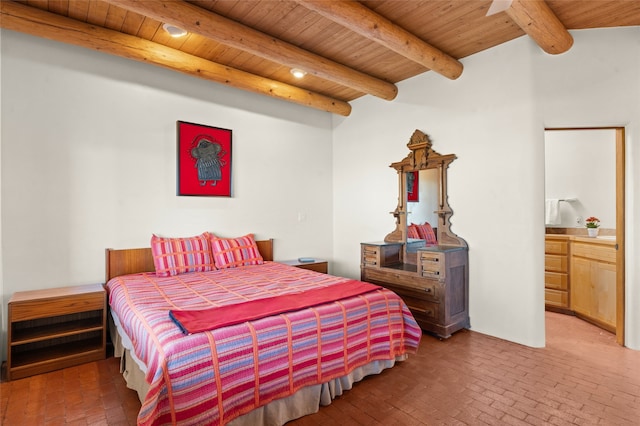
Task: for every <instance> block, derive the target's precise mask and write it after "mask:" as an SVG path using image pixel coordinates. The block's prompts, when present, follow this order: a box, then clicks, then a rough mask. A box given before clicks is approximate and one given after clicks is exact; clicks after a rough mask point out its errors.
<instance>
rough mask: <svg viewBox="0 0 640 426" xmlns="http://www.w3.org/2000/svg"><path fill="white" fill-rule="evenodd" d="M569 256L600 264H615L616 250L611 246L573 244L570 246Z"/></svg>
mask: <svg viewBox="0 0 640 426" xmlns="http://www.w3.org/2000/svg"><path fill="white" fill-rule="evenodd" d="M571 254H572V256H578V257H586V258H589V259H594V260H599V261H601V262H609V263H616V249H615V248H614V247H613V246H606V245H601V244H588V243H580V242H575V243H574V244H573V245H572V249H571Z"/></svg>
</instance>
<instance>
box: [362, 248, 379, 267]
mask: <svg viewBox="0 0 640 426" xmlns="http://www.w3.org/2000/svg"><path fill="white" fill-rule="evenodd" d="M362 264H363V265H368V266H380V250H379V247H378V246H362Z"/></svg>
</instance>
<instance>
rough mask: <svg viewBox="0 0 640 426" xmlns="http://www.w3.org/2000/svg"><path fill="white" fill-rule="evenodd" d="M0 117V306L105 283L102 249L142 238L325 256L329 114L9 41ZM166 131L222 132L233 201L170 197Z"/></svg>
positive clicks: (120, 62) (97, 57) (6, 36)
mask: <svg viewBox="0 0 640 426" xmlns="http://www.w3.org/2000/svg"><path fill="white" fill-rule="evenodd" d="M2 106H3V109H2V116H1V119H2V139H1V148H2V157H1V159H2V163H1V171H2V179H1V183H2V191H1V194H2V197H1V201H2V248H3V252H2V261H3V263H4V271H3V274H2V283H3V285H4V291H3V293H2V294H3V296H4V297H3V299H4V300H3V302H4V303H3V307H6V303H7V301H8V299H9V298H10V296H11V295H12V294H13V292H15V291H19V290H28V289H40V288H48V287H57V286H66V285H76V284H83V283H95V282H103V280H104V249H105V248H106V247H115V248H124V247H144V246H148V245H149V239H150V237H151V234H152V233H158V234H162V235H167V236H188V235H194V234H198V233H201V232H203V231H205V230H208V231H212V232H214V233H216V234H219V235H221V236H226V237H233V236H239V235H244V234H246V233H249V232H253V233H255V234H256V237H257V238H271V237H272V238H274V239H275V243H274V244H275V247H274V250H275V256H276V257H277V258H280V259H286V258H297V257H299V256H318V257H323V258H327V259H331V258H332V218H331V217H332V216H331V213H332V189H333V187H332V170H331V168H332V164H331V163H332V146H331V118H330V114H328V113H324V112H320V111H316V110H313V109H309V108H301V107H299V106H296V105H293V104H290V103H286V102H283V101H279V100H275V99H271V98H268V97H264V96H260V95H254V94H250V93H246V92H243V91H239V90H235V89H232V88H227V87H224V86H221V85H219V84H215V83H212V82H207V81H204V80H199V79H195V78H192V77H188V76H183V75H180V74H176V73H173V72H170V71H167V70H163V69H160V68H157V67H153V66H150V65H146V64H140V63H137V62H132V61H128V60H125V59H121V58H116V57H112V56H108V55H104V54H101V53H97V52H93V51H91V50H86V49H82V48H77V47H73V46H69V45H64V44H61V43H56V42H51V41H47V40H43V39H38V38H34V37H30V36H26V35H23V34H19V33H15V32H11V31H6V30H3V31H2ZM177 120H184V121H189V122H194V123H201V124H206V125H211V126H217V127H223V128H227V129H232V130H233V152H232V162H233V163H232V179H233V187H232V189H233V197H231V198H215V197H213V198H212V197H177V196H176V121H177ZM298 213H302V215H301V216H304V217H305V220H303V221H299V220H298ZM3 332H6V324H4V327H3ZM0 341H1V342H3V344H4V342H6V338H5V337H3V338H0ZM4 354H6V352H3V355H4Z"/></svg>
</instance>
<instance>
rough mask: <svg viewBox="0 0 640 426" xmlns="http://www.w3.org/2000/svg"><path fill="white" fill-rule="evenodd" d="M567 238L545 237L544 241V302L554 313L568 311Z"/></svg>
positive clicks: (558, 236)
mask: <svg viewBox="0 0 640 426" xmlns="http://www.w3.org/2000/svg"><path fill="white" fill-rule="evenodd" d="M569 247H570V245H569V236H567V235H547V236H545V240H544V302H545V307H546V308H547V309H549V310H554V311H560V312H564V311H569V306H570V302H569V295H570V290H569Z"/></svg>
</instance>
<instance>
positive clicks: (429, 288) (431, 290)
mask: <svg viewBox="0 0 640 426" xmlns="http://www.w3.org/2000/svg"><path fill="white" fill-rule="evenodd" d="M424 291H425V292H427V293H433V289H432V288H431V287H427V288H425V289H424Z"/></svg>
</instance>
